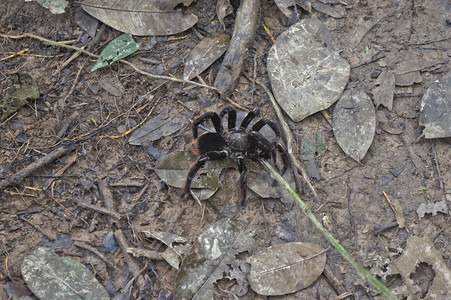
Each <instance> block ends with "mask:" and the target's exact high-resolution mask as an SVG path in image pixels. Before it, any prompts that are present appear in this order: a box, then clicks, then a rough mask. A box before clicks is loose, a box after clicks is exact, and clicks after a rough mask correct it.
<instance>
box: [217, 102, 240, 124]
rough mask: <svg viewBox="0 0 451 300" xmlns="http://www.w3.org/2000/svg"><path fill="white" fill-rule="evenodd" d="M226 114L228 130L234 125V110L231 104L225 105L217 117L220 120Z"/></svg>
mask: <svg viewBox="0 0 451 300" xmlns="http://www.w3.org/2000/svg"><path fill="white" fill-rule="evenodd" d="M226 114H228V115H227V128H228V129H229V130H231V129H234V128H235V127H236V110H235V109H234V108H233V107H232V106H227V107H225V108H224V109H223V110H222V111H221V113H220V114H219V118H220V119H221V120H222V118H224V116H225V115H226Z"/></svg>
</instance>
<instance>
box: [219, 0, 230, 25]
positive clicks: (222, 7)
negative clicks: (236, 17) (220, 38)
mask: <svg viewBox="0 0 451 300" xmlns="http://www.w3.org/2000/svg"><path fill="white" fill-rule="evenodd" d="M231 13H233V7H232V5H230V0H217V2H216V15H217V16H218V20H219V22H220V23H221V24H222V27H224V29H225V27H226V26H225V24H224V18H225V17H227V16H228V15H230V14H231Z"/></svg>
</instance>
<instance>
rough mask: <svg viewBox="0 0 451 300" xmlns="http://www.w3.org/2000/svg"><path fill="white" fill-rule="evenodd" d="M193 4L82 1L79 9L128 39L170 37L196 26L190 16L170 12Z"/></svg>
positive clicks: (180, 1)
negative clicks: (126, 35)
mask: <svg viewBox="0 0 451 300" xmlns="http://www.w3.org/2000/svg"><path fill="white" fill-rule="evenodd" d="M191 2H193V0H171V1H159V0H147V1H140V0H126V1H113V2H111V1H108V0H85V1H83V2H82V3H81V7H82V8H83V9H84V10H85V11H86V12H87V13H89V14H90V15H92V16H93V17H95V18H97V19H99V20H100V21H102V22H103V23H105V24H107V25H109V26H111V27H113V28H114V29H117V30H119V31H122V32H125V33H130V34H132V35H143V36H144V35H172V34H177V33H180V32H183V31H185V30H187V29H189V28H191V27H192V26H193V25H194V24H196V22H197V17H196V16H195V15H193V14H191V15H184V14H183V13H182V12H181V11H179V10H174V8H175V7H176V6H177V5H179V4H183V5H184V6H188V5H190V4H191Z"/></svg>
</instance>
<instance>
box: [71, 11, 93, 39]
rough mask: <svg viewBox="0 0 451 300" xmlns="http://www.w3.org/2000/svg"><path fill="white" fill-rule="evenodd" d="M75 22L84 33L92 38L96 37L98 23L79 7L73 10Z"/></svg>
mask: <svg viewBox="0 0 451 300" xmlns="http://www.w3.org/2000/svg"><path fill="white" fill-rule="evenodd" d="M75 22H77V24H78V26H80V28H81V29H83V30H84V31H86V32H87V33H88V34H89V35H90V36H91V37H92V38H94V37H95V36H96V32H97V27H98V25H99V21H98V20H97V19H96V18H93V17H92V16H91V15H90V14H88V13H86V12H85V11H84V10H83V9H82V8H81V7H80V6H77V7H76V8H75Z"/></svg>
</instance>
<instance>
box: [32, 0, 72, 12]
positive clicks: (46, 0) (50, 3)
mask: <svg viewBox="0 0 451 300" xmlns="http://www.w3.org/2000/svg"><path fill="white" fill-rule="evenodd" d="M31 1H36V2H37V3H39V5H41V6H42V7H44V8H47V9H48V10H50V12H51V13H52V14H54V15H58V14H64V10H65V9H66V6H67V5H68V4H69V2H67V1H66V0H25V2H31Z"/></svg>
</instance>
